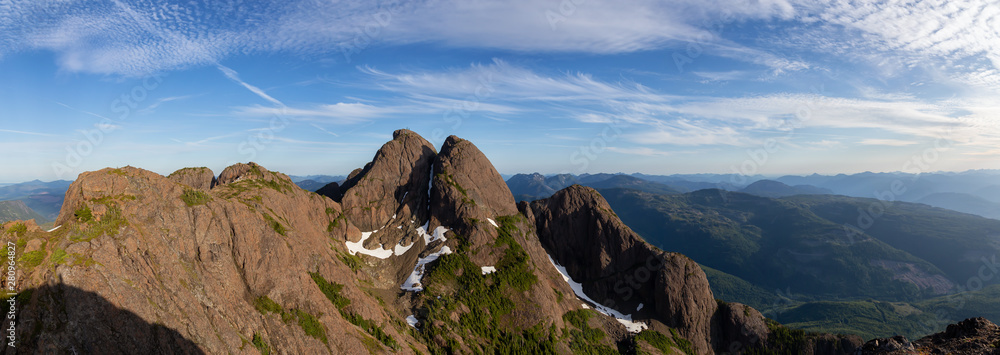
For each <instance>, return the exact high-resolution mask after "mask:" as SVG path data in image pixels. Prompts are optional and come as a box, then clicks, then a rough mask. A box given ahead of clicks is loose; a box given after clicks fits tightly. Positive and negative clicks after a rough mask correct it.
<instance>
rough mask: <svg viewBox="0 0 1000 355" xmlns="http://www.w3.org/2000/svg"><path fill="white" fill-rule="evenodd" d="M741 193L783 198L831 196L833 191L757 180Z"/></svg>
mask: <svg viewBox="0 0 1000 355" xmlns="http://www.w3.org/2000/svg"><path fill="white" fill-rule="evenodd" d="M740 192H742V193H747V194H751V195H757V196H762V197H785V196H793V195H832V194H833V191H830V190H829V189H823V188H819V187H815V186H810V185H795V186H788V185H786V184H784V183H781V182H778V181H774V180H759V181H756V182H754V183H752V184H750V185H748V186H747V187H744V188H743V189H742V190H740Z"/></svg>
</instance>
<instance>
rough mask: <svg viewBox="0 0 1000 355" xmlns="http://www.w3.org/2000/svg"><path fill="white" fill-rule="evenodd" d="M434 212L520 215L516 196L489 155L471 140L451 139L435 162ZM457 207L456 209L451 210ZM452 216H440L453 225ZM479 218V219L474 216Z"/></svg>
mask: <svg viewBox="0 0 1000 355" xmlns="http://www.w3.org/2000/svg"><path fill="white" fill-rule="evenodd" d="M432 194H433V197H432V204H433V205H432V207H431V208H432V209H435V208H437V209H440V210H451V209H458V210H460V213H461V214H465V213H466V212H471V211H473V210H474V211H479V212H475V213H474V214H475V215H482V216H490V217H494V216H506V215H511V214H515V213H517V206H516V205H515V204H514V198H513V195H511V193H510V189H509V188H508V187H507V184H506V182H504V180H503V177H501V176H500V173H499V172H497V170H496V168H494V167H493V164H492V163H491V162H490V160H489V159H488V158H486V155H484V154H483V152H482V151H480V150H479V148H478V147H476V145H475V144H473V143H472V142H470V141H467V140H464V139H462V138H458V137H456V136H449V137H448V138H447V139H446V140H445V142H444V145H442V147H441V154H439V156H438V159H437V160H436V161H435V163H434V189H433V190H432ZM451 207H454V208H451ZM449 217H450V216H439V218H442V219H448V220H445V221H442V222H443V223H446V224H447V223H451V222H452V221H450V219H451V218H449ZM471 217H475V216H471Z"/></svg>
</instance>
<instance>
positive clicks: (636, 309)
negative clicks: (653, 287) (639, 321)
mask: <svg viewBox="0 0 1000 355" xmlns="http://www.w3.org/2000/svg"><path fill="white" fill-rule="evenodd" d="M640 309H642V303H640V304H639V307H635V311H636V312H638V311H639V310H640Z"/></svg>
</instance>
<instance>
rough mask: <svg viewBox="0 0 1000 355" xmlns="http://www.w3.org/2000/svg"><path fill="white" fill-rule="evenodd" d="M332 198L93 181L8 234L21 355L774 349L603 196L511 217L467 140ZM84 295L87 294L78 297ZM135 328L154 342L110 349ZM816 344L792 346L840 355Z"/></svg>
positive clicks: (503, 191)
mask: <svg viewBox="0 0 1000 355" xmlns="http://www.w3.org/2000/svg"><path fill="white" fill-rule="evenodd" d="M325 189H326V191H327V192H329V194H326V193H324V194H317V193H311V192H308V191H306V190H303V189H301V188H298V187H297V186H295V184H293V183H292V181H291V179H289V178H288V176H286V175H284V174H281V173H277V172H273V171H269V170H267V169H266V168H264V167H262V166H260V165H258V164H256V163H252V162H251V163H247V164H235V165H232V166H230V167H227V168H226V169H224V170H223V171H222V173H221V174H219V176H218V177H217V178H216V177H214V176H212V172H211V170H209V169H206V168H191V169H181V170H179V171H177V172H175V173H173V174H171V175H170V177H163V176H160V175H158V174H156V173H153V172H150V171H146V170H143V169H138V168H133V167H125V168H119V169H111V168H108V169H103V170H100V171H94V172H87V173H84V174H81V175H80V177H79V178H78V179H77V180H76V181H75V182H73V184H72V185H71V186H70V188H69V190H68V191H67V193H66V203H65V204H64V205H63V209H62V211H61V212H60V216H59V219H58V221H57V225H58V228H57V229H56V230H53V231H52V232H45V231H42V230H40V229H38V228H37V227H34V226H31V225H30V224H23V225H19V224H16V223H8V224H6V225H4V226H3V229H2V230H0V236H3V238H4V239H5V240H6V241H12V242H13V243H15V244H16V245H18V246H19V247H18V248H19V250H23V252H24V256H23V257H22V258H20V259H18V264H17V266H18V270H19V271H18V276H17V285H21V286H19V287H21V288H20V290H21V291H22V295H23V296H22V298H23V299H22V300H21V301H19V302H20V303H19V304H20V305H21V306H20V308H18V315H17V317H18V319H21V323H20V324H19V325H18V329H19V332H21V333H19V337H21V338H20V339H21V340H20V342H21V343H20V344H19V348H20V349H34V350H35V351H36V352H65V347H73V348H74V349H84V350H86V349H115V350H119V351H122V352H136V351H138V352H153V353H156V352H161V353H166V352H170V351H171V349H173V350H177V348H171V347H170V346H171V345H170V344H185V345H184V346H185V347H186V348H183V349H182V350H181V351H185V352H190V353H201V352H203V353H212V354H214V353H227V352H232V351H233V350H234V349H239V350H240V352H244V353H246V352H249V353H254V352H256V351H257V350H259V351H261V352H272V351H273V352H277V353H310V354H320V353H334V354H357V353H362V354H367V353H405V354H411V353H418V352H419V353H441V352H446V353H497V352H499V353H557V354H568V353H574V352H575V353H579V352H600V353H608V352H619V353H634V352H640V351H643V352H652V353H675V352H681V351H683V352H688V353H692V354H712V353H718V352H728V351H731V350H730V348H731V345H732V344H735V343H740V344H742V345H741V346H742V348H750V347H760V346H765V345H766V346H770V345H768V344H769V343H768V341H769V339H770V337H769V332H771V331H772V327H770V326H765V325H764V319H763V317H762V316H761V315H760V313H759V312H756V311H755V310H753V309H752V308H749V307H746V306H743V305H738V304H720V303H717V302H716V301H715V299H714V298H713V297H712V293H711V290H710V289H709V288H708V282H707V280H706V278H705V274H704V272H702V270H701V269H700V268H699V267H698V265H697V264H696V263H694V262H693V261H691V260H690V259H688V258H687V257H685V256H683V255H680V254H676V253H669V252H664V251H661V250H658V249H656V248H654V247H652V246H650V245H649V244H648V243H646V242H644V241H643V240H642V239H641V238H640V237H639V236H638V235H636V234H635V233H633V232H632V231H631V229H629V228H628V227H627V226H625V225H624V223H622V222H621V221H620V220H619V219H618V217H617V216H616V215H615V214H614V212H613V211H612V210H611V208H610V207H609V206H608V204H607V202H606V201H604V199H603V198H602V197H601V196H600V194H598V193H597V192H596V191H595V190H593V189H590V188H584V187H581V186H571V187H569V188H566V189H564V190H562V191H559V192H557V193H556V194H555V195H553V196H552V197H550V198H548V199H545V200H539V201H535V202H533V203H531V204H527V203H522V204H521V205H515V203H514V198H513V196H512V195H511V193H510V190H509V189H508V188H507V185H506V184H505V183H504V181H503V179H502V178H501V176H500V174H499V173H497V171H496V169H495V168H494V167H493V165H492V163H490V161H489V159H488V158H487V157H486V156H485V155H484V154H483V153H482V152H481V151H480V150H479V149H478V148H477V147H476V146H475V145H474V144H473V143H472V142H470V141H467V140H463V139H461V138H458V137H455V136H451V137H448V139H447V140H446V141H445V142H444V144H443V146H442V147H441V149H440V153H438V152H437V151H436V150H435V149H434V147H433V146H432V145H430V143H429V142H427V141H426V140H425V139H423V138H422V137H420V136H419V135H417V134H416V133H414V132H412V131H408V130H398V131H396V132H394V133H393V140H392V141H389V142H387V143H386V144H385V145H383V146H382V147H381V148H380V149H379V150H378V152H376V154H375V155H374V157H373V158H372V161H371V162H369V163H367V164H366V165H365V166H364V167H363V168H360V169H356V170H355V172H353V173H352V174H351V176H350V177H349V178H348V179H347V181H346V182H345V183H344V184H343V185H330V186H328V188H325ZM328 197H329V198H328ZM623 280H624V281H625V282H627V285H626V286H623V284H622V281H623ZM52 285H55V286H52ZM4 286H5V287H6V284H4ZM623 287H624V288H623ZM26 290H31V292H24V291H26ZM77 294H84V295H86V296H87V297H88V299H89V300H91V301H88V302H86V303H74V300H72V299H69V298H67V297H69V296H71V295H77ZM93 305H100V307H105V309H106V310H107V311H106V312H95V311H93V310H90V309H88V308H86V307H90V306H93ZM109 307H111V308H113V309H111V308H109ZM595 309H596V310H597V311H598V312H595ZM139 320H141V322H140V321H139ZM123 322H124V323H123ZM142 322H145V323H148V324H145V325H143V324H141V323H142ZM125 323H128V324H136V327H138V328H139V329H152V331H149V332H142V333H135V334H132V335H130V337H120V336H116V334H118V333H119V332H121V331H123V330H121V329H119V327H118V325H119V324H125ZM68 325H73V326H68ZM157 329H161V330H162V331H160V330H157ZM640 332H641V333H640ZM831 339H832V340H831ZM831 339H828V343H829V342H830V341H847V340H844V339H842V338H835V337H832V336H831ZM811 341H813V342H812V343H803V344H796V345H795V346H798V347H799V348H801V349H808V350H809V351H814V350H815V352H816V353H822V354H825V353H830V354H833V353H845V352H844V351H840V350H837V351H833V350H831V351H826V350H821V347H820V346H819V340H815V339H813V340H811ZM847 342H848V343H850V341H847ZM136 343H141V344H142V346H139V347H137V346H135V345H134V344H136ZM859 343H860V342H859ZM191 346H194V347H196V349H192V348H190V347H191ZM250 347H255V348H257V349H251V348H250ZM742 348H741V349H742ZM841 348H843V347H841ZM841 348H838V349H841ZM841 350H843V349H841Z"/></svg>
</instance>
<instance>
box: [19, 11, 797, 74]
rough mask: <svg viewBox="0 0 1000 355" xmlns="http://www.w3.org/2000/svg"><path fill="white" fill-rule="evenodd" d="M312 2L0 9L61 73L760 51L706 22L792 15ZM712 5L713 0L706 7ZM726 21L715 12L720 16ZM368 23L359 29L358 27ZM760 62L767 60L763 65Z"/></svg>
mask: <svg viewBox="0 0 1000 355" xmlns="http://www.w3.org/2000/svg"><path fill="white" fill-rule="evenodd" d="M570 5H572V6H566V5H564V4H561V3H559V2H539V1H530V0H515V1H505V2H495V1H477V2H468V1H457V0H449V1H403V2H385V3H378V2H368V1H343V2H337V3H320V2H311V1H289V2H255V3H253V4H242V5H240V6H229V5H226V4H223V3H214V2H205V3H174V4H163V3H158V2H153V1H146V0H112V1H107V2H96V3H94V2H90V3H86V4H83V3H66V2H57V1H37V2H13V3H8V4H7V6H6V8H5V11H4V14H2V15H0V20H2V21H0V43H2V44H4V46H3V47H2V49H0V51H4V52H0V56H3V55H4V54H8V53H13V52H17V51H23V50H35V49H41V50H49V51H52V52H55V53H57V55H58V56H59V64H60V66H61V67H62V68H63V69H65V70H68V71H74V72H93V73H105V74H123V75H127V76H138V75H144V74H148V73H151V72H157V71H165V70H174V69H183V68H186V67H190V66H199V65H212V64H215V63H217V62H219V61H221V60H222V59H224V58H226V57H228V56H231V55H234V54H239V53H273V52H293V53H326V54H336V53H340V52H343V51H352V50H356V49H357V48H356V47H357V46H358V43H359V42H363V43H368V42H370V41H373V40H379V41H384V42H385V43H390V44H413V43H437V44H442V45H445V46H450V47H465V48H491V49H500V50H508V51H519V52H581V53H601V54H614V53H627V52H635V51H645V50H651V49H657V48H663V47H664V46H668V45H676V44H678V43H688V42H693V41H698V42H700V43H714V44H716V45H715V47H718V48H717V49H715V50H716V51H718V52H720V53H722V54H723V55H727V54H726V53H732V54H731V56H737V57H739V56H744V55H745V54H746V53H748V52H752V53H757V54H758V55H754V56H748V57H747V58H754V59H755V60H757V59H759V58H763V60H765V62H770V63H776V64H773V65H782V66H786V65H788V63H781V62H782V59H780V58H777V57H773V58H771V57H768V56H769V54H767V53H766V51H760V50H758V49H751V48H744V47H742V46H741V45H739V44H736V43H734V42H726V41H723V40H721V39H720V38H718V36H717V35H716V34H714V33H712V32H711V31H708V30H707V29H705V28H704V26H703V25H704V23H705V22H706V21H742V20H747V19H771V18H779V19H789V18H791V16H793V14H794V9H793V7H792V6H791V5H790V4H789V3H788V2H787V1H783V0H776V1H768V2H766V3H761V2H757V1H736V2H725V6H722V5H721V4H715V5H712V4H706V3H705V2H701V1H693V0H691V1H689V0H683V1H673V2H670V3H664V2H659V1H652V0H630V1H627V2H625V3H622V2H603V1H589V2H581V3H580V4H576V5H574V4H572V3H570ZM712 6H718V7H712ZM720 19H722V20H720ZM366 31H367V32H366ZM765 64H767V63H765Z"/></svg>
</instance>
